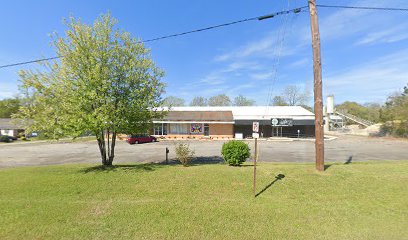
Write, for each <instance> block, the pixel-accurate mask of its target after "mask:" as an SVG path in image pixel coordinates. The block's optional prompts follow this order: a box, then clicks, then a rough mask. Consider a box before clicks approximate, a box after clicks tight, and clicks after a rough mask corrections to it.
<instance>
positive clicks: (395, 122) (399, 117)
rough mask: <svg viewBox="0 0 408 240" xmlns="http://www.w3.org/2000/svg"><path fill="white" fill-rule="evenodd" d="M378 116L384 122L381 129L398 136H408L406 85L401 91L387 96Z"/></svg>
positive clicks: (407, 91) (407, 88) (407, 89)
mask: <svg viewBox="0 0 408 240" xmlns="http://www.w3.org/2000/svg"><path fill="white" fill-rule="evenodd" d="M380 118H381V120H382V121H383V122H384V124H383V125H382V127H381V128H382V130H383V131H384V132H385V133H387V134H391V135H394V136H398V137H408V86H406V87H404V91H403V92H402V93H396V94H393V95H391V96H390V97H388V99H387V102H386V103H385V105H384V106H383V108H382V109H381V111H380Z"/></svg>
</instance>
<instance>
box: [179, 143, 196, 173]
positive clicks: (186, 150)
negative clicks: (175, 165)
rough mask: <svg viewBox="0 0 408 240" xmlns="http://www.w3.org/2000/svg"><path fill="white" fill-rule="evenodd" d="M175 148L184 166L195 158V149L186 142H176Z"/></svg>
mask: <svg viewBox="0 0 408 240" xmlns="http://www.w3.org/2000/svg"><path fill="white" fill-rule="evenodd" d="M175 150H176V157H177V160H179V161H180V163H181V164H183V166H184V167H187V166H188V163H189V162H190V161H191V160H192V159H193V158H194V153H195V152H194V150H191V149H190V146H189V145H188V144H185V143H179V144H176V149H175Z"/></svg>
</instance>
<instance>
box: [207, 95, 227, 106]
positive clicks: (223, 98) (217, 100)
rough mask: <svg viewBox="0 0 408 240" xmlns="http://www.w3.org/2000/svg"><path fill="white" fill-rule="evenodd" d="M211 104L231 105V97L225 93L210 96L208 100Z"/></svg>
mask: <svg viewBox="0 0 408 240" xmlns="http://www.w3.org/2000/svg"><path fill="white" fill-rule="evenodd" d="M208 105H210V106H231V99H230V98H229V97H228V96H227V95H225V94H219V95H216V96H212V97H210V99H209V100H208Z"/></svg>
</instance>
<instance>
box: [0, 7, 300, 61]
mask: <svg viewBox="0 0 408 240" xmlns="http://www.w3.org/2000/svg"><path fill="white" fill-rule="evenodd" d="M305 8H308V6H303V7H298V8H293V9H288V10H285V11H280V12H274V13H271V14H267V15H262V16H258V17H252V18H245V19H241V20H237V21H233V22H228V23H223V24H218V25H214V26H210V27H205V28H199V29H195V30H191V31H187V32H181V33H176V34H170V35H165V36H161V37H156V38H152V39H147V40H143V41H139V42H138V43H147V42H153V41H158V40H163V39H166V38H173V37H179V36H183V35H187V34H192V33H197V32H202V31H208V30H212V29H215V28H220V27H226V26H230V25H234V24H238V23H243V22H249V21H254V20H258V21H262V20H265V19H269V18H273V17H275V16H279V15H283V14H290V13H296V14H297V13H300V12H302V10H303V9H305ZM62 57H64V56H55V57H50V58H41V59H36V60H32V61H26V62H18V63H12V64H7V65H2V66H0V69H1V68H7V67H14V66H19V65H26V64H30V63H37V62H43V61H50V60H54V59H58V58H62Z"/></svg>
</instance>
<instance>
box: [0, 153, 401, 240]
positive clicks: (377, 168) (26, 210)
mask: <svg viewBox="0 0 408 240" xmlns="http://www.w3.org/2000/svg"><path fill="white" fill-rule="evenodd" d="M252 174H253V168H252V167H250V166H244V167H229V166H226V165H223V164H202V165H196V166H190V167H187V168H186V167H182V166H180V165H170V166H165V165H157V164H139V165H128V166H123V165H122V167H117V168H112V169H108V170H106V169H105V170H103V169H101V168H97V167H96V168H90V165H63V166H47V167H24V168H10V169H1V170H0V182H1V183H2V184H1V186H0V239H117V238H122V239H173V238H177V239H408V161H406V162H403V161H394V162H370V163H353V164H350V165H343V164H333V165H332V166H331V167H329V168H328V169H327V171H326V172H324V173H318V172H316V171H315V170H314V166H313V165H312V164H267V163H261V164H260V165H259V166H258V192H260V191H261V190H262V189H263V188H265V187H266V186H268V185H270V183H271V182H272V181H273V180H275V176H276V175H278V174H284V175H285V177H284V178H283V179H281V180H276V181H275V182H274V184H272V185H270V187H269V188H267V189H266V190H265V191H263V192H262V193H261V194H260V195H258V197H256V198H254V197H253V191H252Z"/></svg>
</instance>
